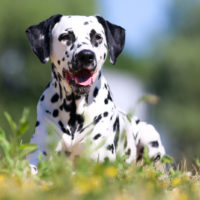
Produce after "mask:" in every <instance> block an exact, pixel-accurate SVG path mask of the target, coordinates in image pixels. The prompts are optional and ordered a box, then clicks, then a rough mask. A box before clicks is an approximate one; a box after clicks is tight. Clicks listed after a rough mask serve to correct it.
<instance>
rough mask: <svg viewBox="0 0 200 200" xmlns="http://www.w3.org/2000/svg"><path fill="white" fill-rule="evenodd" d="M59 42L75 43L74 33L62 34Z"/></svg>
mask: <svg viewBox="0 0 200 200" xmlns="http://www.w3.org/2000/svg"><path fill="white" fill-rule="evenodd" d="M58 40H59V41H65V40H68V41H72V42H74V40H75V37H74V34H73V33H72V32H68V33H62V34H61V35H60V36H59V37H58Z"/></svg>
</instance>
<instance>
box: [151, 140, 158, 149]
mask: <svg viewBox="0 0 200 200" xmlns="http://www.w3.org/2000/svg"><path fill="white" fill-rule="evenodd" d="M150 144H151V146H152V147H155V148H158V147H159V143H158V141H152V142H150Z"/></svg>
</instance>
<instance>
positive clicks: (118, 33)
mask: <svg viewBox="0 0 200 200" xmlns="http://www.w3.org/2000/svg"><path fill="white" fill-rule="evenodd" d="M96 18H97V20H98V22H99V23H100V24H101V25H102V26H103V28H104V30H105V34H106V40H107V44H108V52H109V55H110V62H111V63H112V64H115V62H116V59H117V57H118V56H119V54H120V53H121V52H122V50H123V48H124V43H125V29H124V28H122V27H120V26H117V25H115V24H112V23H110V22H109V21H107V20H105V19H104V18H103V17H100V16H96Z"/></svg>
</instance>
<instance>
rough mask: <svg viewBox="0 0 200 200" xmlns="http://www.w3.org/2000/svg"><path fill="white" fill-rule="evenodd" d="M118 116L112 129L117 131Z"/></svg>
mask: <svg viewBox="0 0 200 200" xmlns="http://www.w3.org/2000/svg"><path fill="white" fill-rule="evenodd" d="M119 128H120V127H119V117H117V118H116V120H115V122H114V124H113V131H114V132H115V131H119Z"/></svg>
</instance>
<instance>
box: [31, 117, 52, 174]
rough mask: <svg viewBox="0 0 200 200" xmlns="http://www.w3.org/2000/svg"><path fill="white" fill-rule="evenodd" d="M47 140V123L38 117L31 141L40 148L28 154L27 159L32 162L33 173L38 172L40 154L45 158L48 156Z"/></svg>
mask: <svg viewBox="0 0 200 200" xmlns="http://www.w3.org/2000/svg"><path fill="white" fill-rule="evenodd" d="M47 141H48V130H47V127H46V124H45V122H44V121H43V120H41V119H37V122H36V127H35V133H34V134H33V137H32V138H31V140H30V143H31V144H35V145H37V147H38V149H37V150H36V151H35V152H33V153H31V154H29V155H27V160H28V161H29V163H30V167H31V172H32V174H37V172H38V169H37V165H38V162H39V156H40V155H41V156H42V157H43V158H44V157H46V156H47V146H48V144H47Z"/></svg>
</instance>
